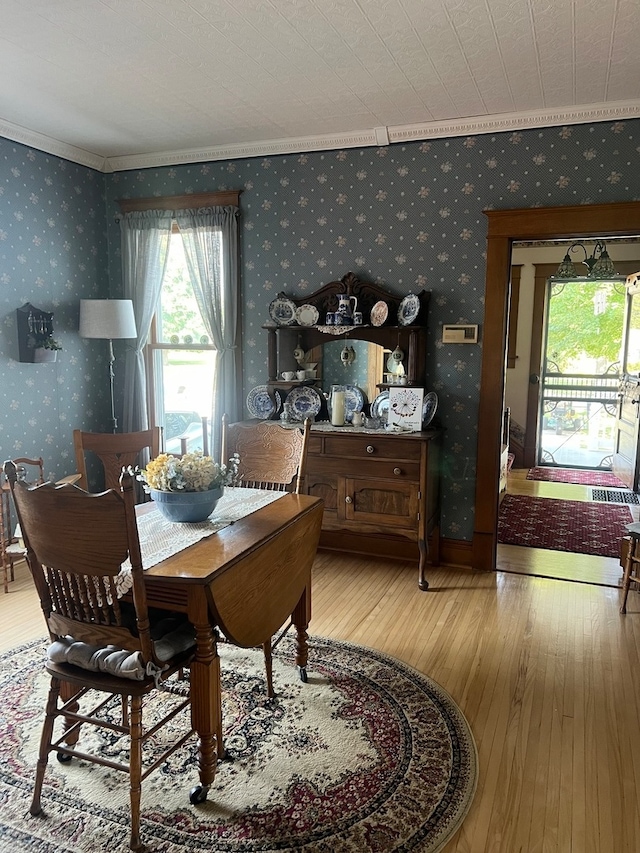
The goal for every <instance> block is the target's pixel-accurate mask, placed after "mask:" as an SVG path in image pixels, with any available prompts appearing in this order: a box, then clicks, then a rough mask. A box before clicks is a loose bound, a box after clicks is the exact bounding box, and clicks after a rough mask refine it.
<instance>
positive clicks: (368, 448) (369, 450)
mask: <svg viewBox="0 0 640 853" xmlns="http://www.w3.org/2000/svg"><path fill="white" fill-rule="evenodd" d="M375 451H376V449H375V447H374V446H373V444H367V453H375Z"/></svg>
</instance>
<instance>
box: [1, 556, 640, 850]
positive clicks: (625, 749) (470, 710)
mask: <svg viewBox="0 0 640 853" xmlns="http://www.w3.org/2000/svg"><path fill="white" fill-rule="evenodd" d="M520 550H522V551H525V552H527V553H529V554H531V556H532V558H534V559H535V552H534V551H532V550H531V549H520ZM17 571H18V574H17V578H16V581H15V582H14V583H13V584H11V591H10V593H9V594H8V595H2V594H0V618H1V619H2V622H1V624H2V635H1V647H2V648H5V649H6V648H10V647H11V646H13V645H15V644H17V643H20V642H23V641H26V640H27V639H30V638H32V637H34V638H35V637H39V636H41V635H42V634H43V633H44V632H43V630H42V617H41V614H40V612H39V609H38V607H37V604H36V597H35V594H34V592H33V590H32V588H31V586H30V582H29V580H28V577H27V572H26V567H25V566H24V565H21V566H18V570H17ZM429 580H430V583H431V589H430V590H429V591H428V592H420V591H419V590H418V586H417V569H416V567H415V566H413V565H409V564H407V563H400V562H398V563H391V562H389V561H383V560H367V559H361V558H351V557H342V556H336V555H334V554H325V553H320V554H319V555H318V557H317V559H316V563H315V567H314V588H313V617H312V621H311V629H310V634H311V637H313V635H314V634H316V635H319V636H328V637H334V638H336V639H340V640H346V641H350V642H354V643H359V644H361V645H365V646H369V647H373V648H376V649H380V650H382V651H384V652H386V653H387V654H389V655H392V656H394V657H397V658H400V659H401V660H403V661H406V662H407V663H408V664H410V665H412V666H414V667H415V668H416V669H418V670H420V671H421V672H424V673H426V674H428V675H429V676H430V677H432V678H434V679H435V680H436V681H437V682H438V683H439V684H441V685H442V686H443V687H444V688H445V689H446V690H447V691H448V692H449V693H450V694H451V696H452V697H453V698H454V699H455V701H456V702H457V703H458V704H459V706H460V707H461V708H462V710H463V712H464V713H465V715H466V717H467V719H468V721H469V723H470V725H471V728H472V730H473V733H474V736H475V739H476V743H477V746H478V754H479V767H480V774H479V781H478V790H477V793H476V797H475V800H474V803H473V806H472V808H471V811H470V813H469V815H468V817H467V819H466V820H465V822H464V824H463V826H462V827H461V829H460V830H459V831H458V833H457V834H456V836H455V837H454V839H453V840H452V841H451V842H450V843H449V844H448V845H447V846H446V848H445V849H444V853H638V851H640V817H639V814H638V794H639V792H640V737H639V736H638V733H637V726H638V719H639V709H640V595H638V594H636V593H632V594H631V595H630V599H629V608H628V613H627V615H626V616H620V615H619V613H618V592H617V590H614V589H610V588H607V587H601V586H596V585H590V584H581V583H568V582H565V581H558V580H548V579H544V578H537V577H528V576H526V575H519V574H507V573H504V572H496V573H479V572H473V571H472V570H468V569H452V568H449V569H446V568H442V569H438V570H432V571H431V572H430V573H429ZM418 808H419V806H418ZM380 853H384V851H380Z"/></svg>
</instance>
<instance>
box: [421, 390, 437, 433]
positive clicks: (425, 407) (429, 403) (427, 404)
mask: <svg viewBox="0 0 640 853" xmlns="http://www.w3.org/2000/svg"><path fill="white" fill-rule="evenodd" d="M437 408H438V395H437V394H436V392H435V391H429V393H428V394H425V397H424V403H423V404H422V429H426V428H427V427H428V426H429V424H430V423H431V421H432V420H433V416H434V415H435V413H436V409H437Z"/></svg>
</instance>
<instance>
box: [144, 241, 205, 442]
mask: <svg viewBox="0 0 640 853" xmlns="http://www.w3.org/2000/svg"><path fill="white" fill-rule="evenodd" d="M219 257H221V254H220V255H219ZM147 354H148V358H149V362H148V363H149V368H150V369H149V373H148V376H149V396H150V399H151V412H152V420H153V423H155V424H158V425H160V426H162V427H163V429H164V446H165V450H166V451H167V453H181V452H182V441H181V440H182V439H185V440H186V442H187V443H186V447H187V450H189V451H193V450H202V449H203V445H204V430H203V420H202V419H203V418H206V424H207V430H206V431H207V440H206V445H207V449H208V450H210V448H211V446H212V442H211V426H212V422H213V420H214V419H215V420H217V419H218V414H217V413H216V412H214V410H213V377H214V374H215V369H216V351H215V348H214V347H213V345H212V342H211V340H210V339H209V335H208V334H207V331H206V328H205V324H204V321H203V319H202V314H201V313H200V309H199V307H198V303H197V301H196V296H195V293H194V290H193V285H192V284H191V279H190V278H189V270H188V267H187V261H186V258H185V255H184V247H183V244H182V238H181V236H180V231H179V229H178V227H177V225H174V228H173V231H172V233H171V236H170V238H169V246H168V258H167V266H166V270H165V274H164V278H163V280H162V289H161V292H160V302H159V310H158V311H157V312H156V315H155V318H154V322H153V324H152V327H151V335H150V338H149V343H148V345H147Z"/></svg>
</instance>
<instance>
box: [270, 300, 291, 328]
mask: <svg viewBox="0 0 640 853" xmlns="http://www.w3.org/2000/svg"><path fill="white" fill-rule="evenodd" d="M269 316H270V317H271V319H272V320H273V321H274V323H277V325H278V326H292V325H293V324H294V323H295V322H296V305H295V303H294V302H292V301H291V300H290V299H287V297H286V296H277V297H276V298H275V299H274V300H273V302H271V304H270V305H269Z"/></svg>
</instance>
